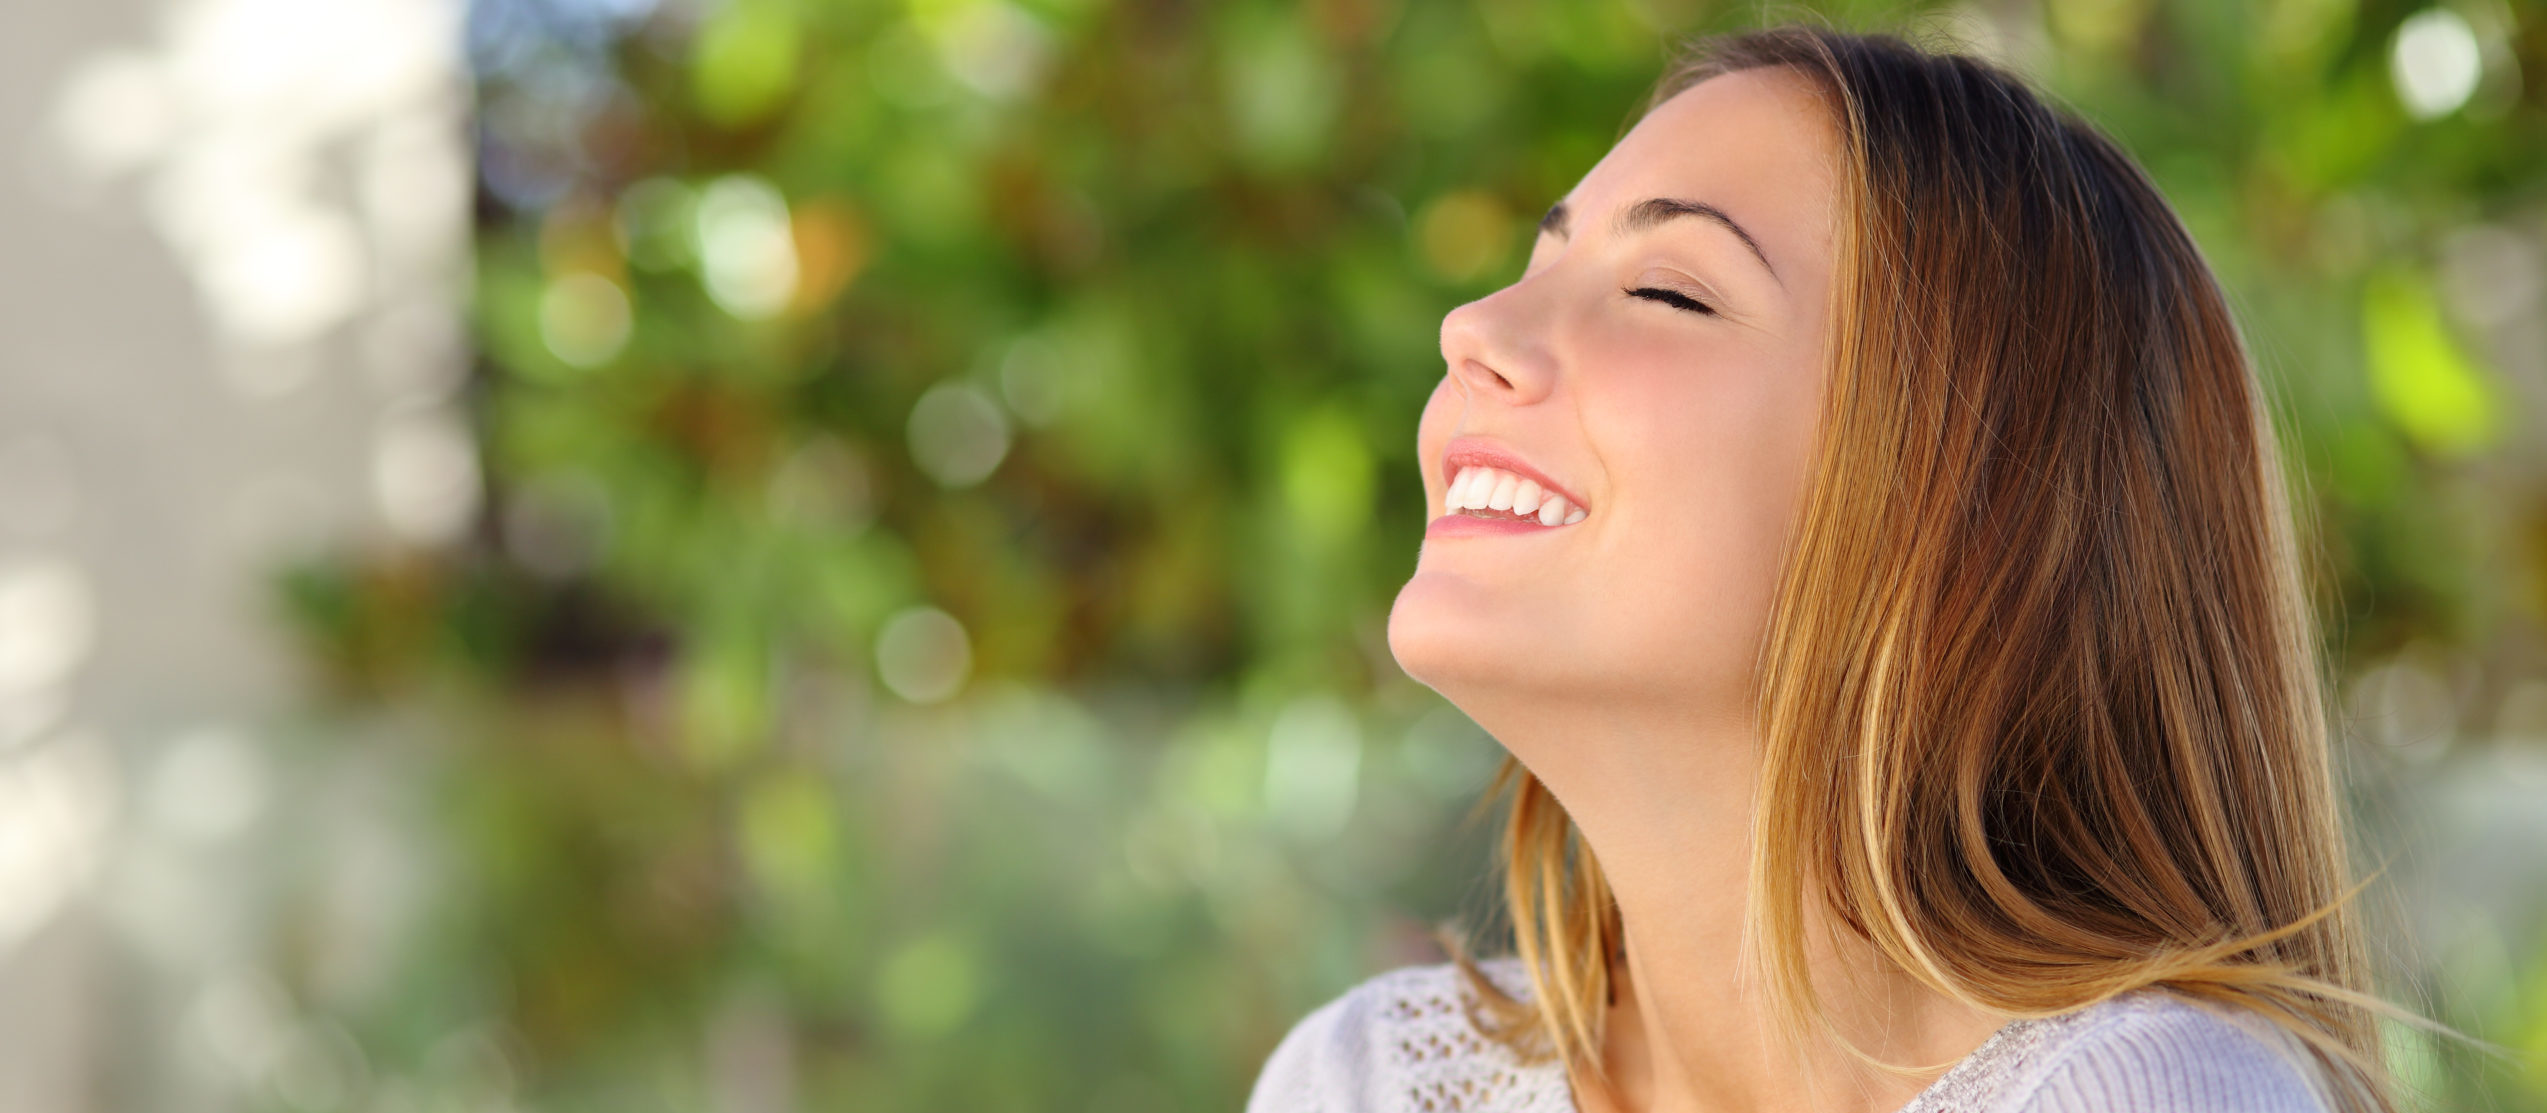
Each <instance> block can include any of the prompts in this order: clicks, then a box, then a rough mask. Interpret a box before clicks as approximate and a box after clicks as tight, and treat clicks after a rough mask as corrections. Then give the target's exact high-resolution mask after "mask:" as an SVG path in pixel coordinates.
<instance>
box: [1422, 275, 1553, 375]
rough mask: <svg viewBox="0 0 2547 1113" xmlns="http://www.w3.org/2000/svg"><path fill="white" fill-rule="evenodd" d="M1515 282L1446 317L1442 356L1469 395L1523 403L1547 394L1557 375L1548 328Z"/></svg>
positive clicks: (1527, 293) (1529, 292) (1528, 293)
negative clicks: (1549, 347)
mask: <svg viewBox="0 0 2547 1113" xmlns="http://www.w3.org/2000/svg"><path fill="white" fill-rule="evenodd" d="M1525 285H1526V284H1525V283H1515V284H1513V285H1510V286H1506V287H1504V288H1503V289H1501V290H1497V291H1495V292H1494V293H1491V294H1488V295H1486V296H1485V297H1482V298H1479V299H1477V300H1475V301H1472V302H1469V303H1468V304H1466V305H1463V306H1460V307H1459V308H1457V309H1453V310H1451V311H1450V312H1449V313H1448V314H1446V315H1444V316H1443V317H1442V362H1443V363H1445V364H1447V365H1448V366H1449V368H1450V375H1451V377H1452V378H1453V379H1454V380H1455V381H1457V382H1458V383H1459V386H1460V392H1461V393H1463V394H1465V395H1467V396H1468V399H1469V401H1472V402H1474V401H1476V400H1478V399H1480V398H1495V399H1498V400H1500V401H1502V402H1503V403H1505V404H1506V405H1513V406H1522V405H1528V404H1529V403H1531V402H1534V401H1537V400H1538V399H1540V398H1542V397H1545V396H1546V395H1547V393H1548V390H1549V388H1550V387H1551V386H1553V385H1554V383H1555V381H1556V373H1555V372H1556V361H1555V358H1554V356H1553V353H1551V352H1550V351H1549V350H1548V345H1547V339H1546V338H1547V330H1546V327H1545V324H1544V322H1542V321H1541V320H1539V316H1540V315H1539V314H1538V313H1537V312H1534V311H1533V307H1532V305H1531V304H1530V299H1531V298H1532V297H1533V296H1534V295H1536V294H1537V293H1538V291H1535V290H1529V289H1525Z"/></svg>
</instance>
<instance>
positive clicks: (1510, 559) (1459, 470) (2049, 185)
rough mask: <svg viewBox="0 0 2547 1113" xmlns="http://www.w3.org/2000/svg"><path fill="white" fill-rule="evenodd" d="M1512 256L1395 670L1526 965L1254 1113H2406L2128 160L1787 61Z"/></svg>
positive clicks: (1307, 1071)
mask: <svg viewBox="0 0 2547 1113" xmlns="http://www.w3.org/2000/svg"><path fill="white" fill-rule="evenodd" d="M1540 231H1541V234H1540V236H1539V238H1538V242H1537V245H1536V247H1535V248H1534V250H1533V252H1532V254H1531V257H1530V260H1529V263H1528V266H1527V267H1526V269H1525V270H1524V272H1523V274H1522V275H1521V276H1520V277H1519V278H1518V279H1517V280H1515V281H1514V282H1513V283H1512V284H1511V285H1509V286H1507V287H1505V288H1503V289H1501V290H1499V291H1496V292H1495V293H1493V294H1490V295H1488V296H1486V297H1484V298H1481V299H1479V300H1477V301H1475V302H1472V303H1469V304H1467V305H1463V306H1460V307H1459V308H1458V309H1456V310H1453V311H1452V312H1451V313H1450V314H1449V315H1448V317H1446V318H1445V319H1444V321H1443V322H1442V329H1441V350H1442V356H1443V359H1444V361H1445V364H1446V373H1445V374H1444V376H1443V379H1442V382H1441V384H1440V386H1439V387H1438V388H1437V389H1436V390H1435V391H1434V393H1433V396H1432V398H1431V400H1430V402H1429V403H1428V404H1427V406H1426V408H1425V410H1424V413H1423V416H1422V418H1421V421H1420V424H1419V427H1418V430H1417V443H1418V451H1419V456H1420V457H1421V458H1422V459H1423V460H1424V461H1425V462H1426V464H1425V474H1424V482H1425V488H1426V492H1427V495H1428V503H1429V506H1430V508H1431V509H1432V511H1433V512H1434V513H1435V514H1436V517H1435V518H1434V519H1433V523H1432V526H1431V528H1429V529H1428V531H1427V533H1426V536H1425V541H1424V545H1423V550H1422V553H1421V555H1420V556H1419V559H1418V561H1417V565H1416V568H1415V572H1414V574H1413V575H1412V576H1411V577H1410V578H1409V579H1408V581H1407V583H1406V585H1405V587H1404V588H1403V589H1402V590H1401V591H1400V593H1399V595H1398V597H1397V601H1396V605H1395V607H1394V608H1393V610H1392V611H1391V614H1390V617H1389V631H1388V632H1389V644H1390V648H1391V650H1392V651H1393V652H1394V653H1395V655H1396V657H1397V660H1398V662H1399V663H1400V664H1401V665H1402V666H1403V667H1404V668H1405V669H1406V671H1407V672H1408V673H1409V674H1410V675H1412V676H1414V677H1415V678H1416V679H1418V680H1420V681H1422V682H1423V683H1425V684H1426V685H1428V686H1430V687H1432V688H1434V689H1435V690H1437V691H1439V692H1440V693H1442V694H1443V695H1444V696H1445V697H1447V698H1449V699H1450V700H1451V701H1452V702H1454V703H1455V704H1457V705H1458V706H1459V707H1460V708H1461V709H1462V710H1464V711H1466V712H1467V713H1468V714H1469V715H1470V717H1472V718H1473V719H1475V720H1476V721H1477V722H1478V723H1479V724H1480V725H1482V726H1484V727H1485V728H1486V729H1487V730H1488V731H1489V732H1490V733H1492V734H1493V735H1494V736H1495V737H1496V739H1497V740H1498V741H1499V742H1501V743H1502V744H1503V746H1504V747H1505V749H1506V750H1507V751H1508V757H1507V760H1506V762H1505V765H1504V767H1503V770H1502V773H1501V775H1500V776H1499V777H1498V779H1497V781H1496V786H1495V790H1496V791H1503V790H1507V789H1508V790H1509V791H1510V810H1509V813H1508V826H1507V831H1506V841H1505V843H1504V846H1503V851H1504V857H1505V861H1504V863H1503V865H1504V872H1505V876H1506V912H1507V913H1508V915H1509V918H1510V920H1511V924H1512V927H1513V935H1514V950H1515V952H1516V953H1514V954H1512V955H1509V956H1500V957H1496V958H1491V959H1486V960H1482V961H1480V960H1476V959H1472V958H1470V957H1469V956H1468V954H1467V944H1465V943H1464V942H1463V941H1462V940H1460V939H1458V938H1456V937H1450V938H1446V939H1445V943H1446V944H1447V945H1448V946H1449V947H1450V950H1451V953H1452V955H1453V961H1452V962H1450V963H1445V964H1442V965H1439V966H1433V967H1416V968H1407V969H1403V970H1397V971H1390V972H1388V973H1386V974H1383V975H1381V976H1379V977H1376V978H1373V979H1372V980H1370V981H1369V982H1366V983H1364V984H1363V985H1362V986H1360V987H1358V988H1356V989H1355V990H1353V991H1352V992H1350V993H1348V994H1346V995H1345V996H1343V997H1341V998H1338V999H1337V1000H1335V1001H1334V1002H1332V1003H1330V1004H1329V1005H1328V1006H1327V1007H1325V1008H1322V1009H1320V1010H1318V1011H1317V1012H1315V1013H1313V1014H1311V1015H1310V1016H1309V1017H1308V1018H1307V1019H1305V1020H1303V1021H1301V1022H1300V1024H1299V1025H1297V1026H1296V1027H1295V1028H1294V1029H1293V1030H1292V1032H1291V1033H1290V1035H1289V1036H1288V1037H1287V1038H1286V1039H1285V1040H1284V1041H1283V1043H1282V1045H1281V1046H1280V1047H1279V1048H1278V1049H1277V1050H1276V1051H1275V1053H1274V1054H1273V1056H1272V1058H1271V1059H1270V1061H1269V1062H1268V1063H1267V1064H1266V1067H1265V1070H1264V1072H1263V1074H1262V1076H1261V1077H1260V1079H1259V1081H1258V1083H1257V1087H1256V1090H1255V1095H1254V1098H1253V1100H1252V1102H1251V1105H1250V1109H1251V1113H1277V1111H1286V1110H1312V1109H1314V1110H1327V1111H1329V1113H1345V1111H1348V1110H1419V1109H1420V1110H1445V1109H1463V1110H1487V1109H1540V1110H1572V1111H1581V1113H1605V1111H1624V1110H1664V1109H1670V1110H1700V1109H1715V1110H1749V1109H1757V1110H1772V1109H1776V1110H1786V1109H1811V1110H1820V1111H1848V1113H1858V1111H1863V1113H1883V1111H1889V1110H1909V1111H1916V1113H1942V1111H1945V1110H1984V1109H1986V1110H2043V1111H2048V1110H2098V1109H2113V1110H2119V1109H2136V1110H2158V1111H2167V1110H2182V1111H2190V1110H2196V1109H2200V1110H2212V1111H2218V1110H2267V1109H2270V1110H2327V1109H2341V1110H2346V1111H2363V1113H2366V1111H2370V1110H2392V1109H2395V1108H2397V1107H2398V1101H2399V1097H2398V1094H2397V1093H2396V1090H2395V1087H2394V1086H2393V1084H2392V1083H2391V1081H2390V1080H2389V1079H2388V1077H2387V1075H2386V1073H2385V1061H2384V1058H2383V1055H2382V1050H2381V1044H2380V1038H2379V1032H2378V1027H2377V1025H2378V1023H2379V1018H2380V1017H2381V1016H2387V1017H2391V1018H2395V1019H2397V1020H2400V1021H2403V1022H2407V1023H2413V1024H2417V1025H2420V1026H2423V1027H2427V1028H2436V1029H2437V1028H2438V1027H2439V1026H2437V1025H2434V1024H2432V1023H2431V1022H2429V1021H2426V1020H2424V1019H2423V1018H2420V1017H2417V1016H2415V1015H2414V1014H2412V1013H2411V1012H2409V1011H2407V1010H2405V1009H2402V1008H2399V1007H2398V1006H2395V1005H2393V1004H2390V1003H2388V1002H2386V1001H2383V1000H2381V999H2380V998H2379V997H2378V996H2376V995H2375V993H2374V992H2373V987H2372V984H2371V982H2372V977H2371V971H2370V969H2369V965H2368V961H2367V958H2366V945H2365V941H2364V939H2363V937H2362V933H2361V928H2360V927H2359V926H2358V923H2357V918H2356V914H2355V912H2354V911H2353V909H2352V907H2351V906H2350V904H2349V903H2348V902H2349V900H2350V898H2351V897H2352V896H2354V895H2355V894H2356V893H2358V892H2359V885H2357V884H2355V881H2354V878H2353V877H2352V874H2351V869H2350V866H2349V865H2348V863H2347V860H2346V856H2345V846H2346V838H2345V832H2344V821H2343V815H2342V813H2341V811H2340V809H2339V807H2338V804H2337V801H2338V799H2339V794H2338V786H2337V785H2336V783H2335V778H2334V774H2333V772H2332V769H2331V764H2330V761H2329V752H2328V743H2327V732H2326V723H2325V718H2324V711H2323V691H2322V686H2321V685H2322V681H2321V679H2320V677H2321V670H2320V668H2319V664H2318V659H2317V652H2318V649H2317V641H2316V634H2315V631H2314V629H2313V628H2312V625H2311V619H2310V614H2309V611H2308V609H2307V598H2308V597H2307V595H2306V592H2305V590H2304V584H2303V581H2302V579H2301V573H2300V566H2299V563H2298V560H2297V557H2296V555H2295V552H2296V549H2295V545H2294V541H2293V523H2292V521H2291V516H2290V512H2289V509H2288V504H2287V502H2286V496H2285V494H2284V492H2283V491H2282V488H2281V483H2282V471H2281V468H2280V464H2279V460H2278V448H2277V447H2276V444H2275V440H2274V435H2273V428H2272V424H2271V422H2270V420H2269V415H2268V413H2267V411H2266V408H2265V403H2264V398H2263V395H2262V392H2261V390H2260V388H2259V386H2258V383H2257V380H2256V377H2255V373H2254V369H2253V367H2252V365H2251V363H2250V361H2249V360H2248V358H2247V356H2246V353H2245V349H2244V345H2243V342H2242V340H2241V339H2240V337H2239V334H2238V331H2237V328H2236V325H2235V322H2234V321H2233V320H2232V318H2231V315H2230V313H2229V310H2228V307H2227V303H2226V301H2225V299H2224V298H2223V296H2222V294H2221V291H2220V288H2219V286H2218V284H2217V283H2216V281H2215V280H2214V279H2213V277H2212V275H2211V273H2210V271H2209V269H2208V267H2207V265H2206V264H2205V263H2204V261H2203V259H2202V256H2201V253H2200V251H2199V250H2198V249H2197V248H2196V247H2195V245H2194V244H2193V242H2192V240H2191V238H2190V237H2189V235H2188V234H2187V233H2186V232H2185V230H2184V227H2183V226H2182V224H2181V223H2180V222H2179V221H2178V220H2177V219H2176V218H2175V216H2174V214H2173V213H2172V212H2171V211H2170V210H2169V209H2168V207H2167V205H2166V203H2165V202H2164V200H2163V199H2162V198H2161V197H2160V195H2159V194H2158V192H2157V190H2156V188H2155V187H2154V186H2153V185H2152V184H2151V183H2150V181H2149V179H2148V178H2147V177H2146V176H2145V175H2144V174H2143V173H2142V172H2141V171H2140V169H2139V168H2138V167H2137V166H2136V165H2135V164H2134V163H2133V162H2132V161H2131V159H2130V158H2129V157H2128V156H2126V155H2125V154H2123V153H2122V152H2121V150H2120V149H2119V148H2117V147H2116V146H2115V145H2114V144H2113V143H2112V142H2111V141H2110V140H2108V139H2107V138H2105V137H2104V136H2103V135H2101V134H2100V133H2098V132H2097V131H2096V130H2095V129H2094V128H2093V127H2091V126H2090V125H2088V124H2086V123H2084V122H2083V121H2081V120H2079V119H2078V118H2077V117H2075V116H2074V115H2072V114H2070V113H2067V112H2065V111H2061V110H2058V109H2056V108H2053V107H2051V106H2049V105H2047V104H2046V103H2045V102H2044V101H2043V100H2042V99H2041V98H2039V97H2038V96H2036V95H2035V94H2034V93H2033V92H2031V91H2030V90H2028V89H2027V88H2026V86H2025V85H2024V83H2023V82H2022V81H2021V80H2020V79H2018V78H2016V77H2014V76H2012V75H2010V74H2008V73H2007V72H2005V71H2003V70H2000V69H1997V68H1995V67H1994V66H1992V65H1990V64H1988V63H1986V62H1982V61H1978V60H1975V59H1972V58H1969V57H1964V56H1960V55H1955V54H1950V53H1932V52H1929V51H1926V50H1923V49H1921V48H1918V47H1915V46H1913V45H1911V44H1908V43H1906V42H1903V41H1902V40H1900V39H1897V38H1893V37H1889V36H1883V35H1860V34H1848V33H1842V32H1837V31H1831V30H1824V29H1817V28H1780V29H1772V30H1767V31H1760V32H1753V33H1748V34H1741V35H1734V36H1727V37H1722V38H1715V39H1709V40H1703V41H1701V42H1699V43H1697V44H1696V45H1695V47H1694V48H1693V49H1692V50H1691V51H1690V52H1689V53H1688V55H1687V56H1686V57H1685V59H1684V60H1683V61H1682V62H1681V63H1680V64H1678V65H1677V66H1676V67H1675V68H1674V69H1673V70H1672V71H1671V72H1670V73H1669V74H1668V75H1667V76H1666V77H1665V79H1664V80H1663V81H1662V83H1661V84H1660V86H1659V87H1658V88H1657V90H1656V92H1655V95H1654V96H1653V98H1652V100H1651V101H1650V102H1649V104H1648V107H1647V110H1646V111H1645V112H1644V114H1643V115H1642V116H1641V118H1640V119H1639V120H1638V122H1637V124H1636V126H1635V127H1634V128H1633V129H1631V130H1630V131H1629V132H1628V134H1627V135H1626V136H1625V137H1623V138H1622V139H1621V140H1620V141H1619V142H1618V144H1617V145H1616V146H1615V147H1614V148H1613V149H1612V150H1611V151H1610V152H1609V153H1608V154H1607V155H1606V156H1605V157H1604V158H1602V159H1601V160H1600V162H1599V163H1598V164H1597V165H1595V166H1593V167H1592V168H1591V169H1590V171H1589V172H1588V173H1586V174H1585V176H1584V177H1583V179H1582V180H1581V181H1580V182H1579V183H1578V184H1577V185H1576V186H1575V188H1574V189H1573V190H1572V191H1570V192H1569V193H1568V194H1567V195H1566V196H1565V197H1564V198H1563V199H1562V200H1560V201H1559V202H1558V203H1557V204H1556V205H1555V207H1553V208H1552V209H1551V210H1550V211H1549V213H1548V217H1547V219H1546V221H1545V222H1544V223H1543V224H1542V225H1541V229H1540ZM1551 505H1554V506H1557V507H1558V508H1559V509H1558V511H1557V512H1555V513H1553V514H1551V513H1548V512H1547V508H1548V507H1549V506H1551ZM2362 884H2366V882H2363V883H2362ZM2444 1031H2446V1030H2445V1029H2444ZM2452 1034H2455V1033H2452ZM1903 1060H1907V1063H1906V1064H1905V1063H1904V1062H1903Z"/></svg>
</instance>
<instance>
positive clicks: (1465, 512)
mask: <svg viewBox="0 0 2547 1113" xmlns="http://www.w3.org/2000/svg"><path fill="white" fill-rule="evenodd" d="M1442 503H1443V509H1444V510H1445V511H1447V512H1449V513H1451V514H1458V515H1462V516H1466V517H1471V518H1482V519H1485V520H1487V521H1501V522H1524V521H1534V522H1537V523H1538V524H1540V525H1542V526H1547V527H1556V526H1570V525H1573V524H1574V523H1576V522H1580V521H1582V520H1583V519H1584V518H1585V517H1586V516H1588V512H1587V511H1585V510H1584V509H1583V508H1582V507H1580V506H1577V505H1574V503H1573V502H1571V501H1570V500H1568V499H1567V498H1566V497H1565V496H1564V495H1562V494H1559V493H1557V492H1555V491H1550V490H1546V489H1543V488H1541V487H1540V486H1539V483H1538V481H1536V480H1533V479H1527V478H1524V477H1522V476H1519V475H1516V474H1514V473H1512V472H1508V471H1505V470H1503V469H1501V468H1490V467H1482V466H1470V467H1464V468H1461V469H1459V474H1458V475H1457V476H1456V477H1454V478H1453V479H1452V480H1451V481H1450V487H1449V489H1448V490H1447V491H1445V492H1444V493H1443V495H1442Z"/></svg>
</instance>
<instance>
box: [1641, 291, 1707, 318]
mask: <svg viewBox="0 0 2547 1113" xmlns="http://www.w3.org/2000/svg"><path fill="white" fill-rule="evenodd" d="M1627 296H1629V297H1631V298H1644V299H1646V300H1648V301H1658V302H1661V303H1663V304H1664V305H1668V306H1671V307H1673V308H1676V309H1685V310H1688V311H1689V312H1692V313H1696V314H1698V315H1699V316H1702V317H1713V316H1715V315H1716V311H1715V309H1714V308H1713V307H1711V306H1709V305H1708V304H1707V303H1705V302H1702V301H1699V300H1698V299H1696V298H1693V297H1690V296H1689V295H1687V294H1684V293H1681V292H1680V291H1678V290H1666V289H1663V288H1662V287H1660V286H1639V287H1635V288H1632V289H1630V290H1628V291H1627Z"/></svg>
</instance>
